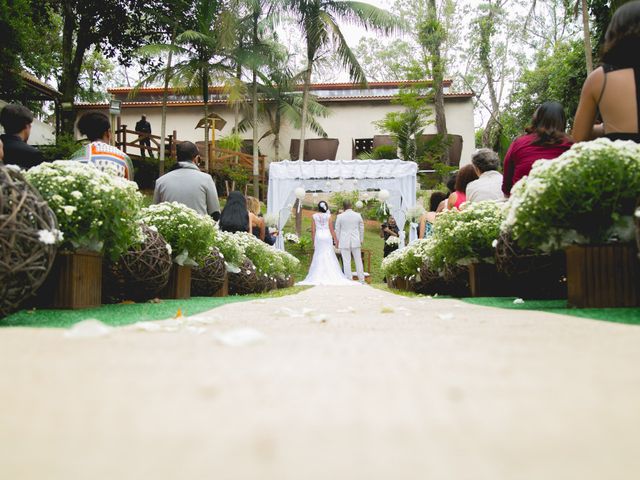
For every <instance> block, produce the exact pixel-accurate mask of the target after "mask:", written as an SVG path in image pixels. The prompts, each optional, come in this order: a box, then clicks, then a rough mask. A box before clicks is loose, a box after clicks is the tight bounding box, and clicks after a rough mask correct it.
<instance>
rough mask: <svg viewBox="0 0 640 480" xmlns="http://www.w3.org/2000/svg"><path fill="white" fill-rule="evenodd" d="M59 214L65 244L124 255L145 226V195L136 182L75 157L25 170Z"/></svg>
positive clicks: (112, 254) (111, 255)
mask: <svg viewBox="0 0 640 480" xmlns="http://www.w3.org/2000/svg"><path fill="white" fill-rule="evenodd" d="M25 176H26V178H27V180H28V181H29V182H30V183H31V184H32V185H33V186H34V187H36V188H37V189H38V191H39V192H40V194H41V195H42V196H43V197H44V199H45V200H47V202H48V203H49V206H50V207H51V208H52V210H53V211H54V212H55V214H56V216H57V217H58V224H59V228H60V230H61V231H62V233H63V234H64V244H63V248H69V249H72V250H78V249H87V250H91V251H95V252H103V253H104V254H105V255H109V256H110V257H111V258H113V259H115V258H118V257H119V256H120V255H121V254H122V253H123V252H124V251H126V250H127V249H128V248H129V247H130V246H131V245H133V244H134V243H136V242H140V240H141V235H142V230H141V228H140V226H139V225H138V224H137V222H136V214H137V212H138V211H139V210H140V208H141V205H142V195H141V194H140V192H138V186H137V185H136V184H135V183H134V182H130V181H128V180H125V179H124V178H121V177H117V176H115V175H111V174H109V173H105V172H102V171H101V170H98V169H97V168H93V167H91V166H90V165H87V164H84V163H80V162H75V161H71V160H62V161H56V162H53V163H48V162H47V163H42V164H40V165H38V166H36V167H33V168H31V169H30V170H28V171H27V172H26V173H25Z"/></svg>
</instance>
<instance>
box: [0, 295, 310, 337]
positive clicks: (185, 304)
mask: <svg viewBox="0 0 640 480" xmlns="http://www.w3.org/2000/svg"><path fill="white" fill-rule="evenodd" d="M306 288H308V287H291V288H284V289H281V290H274V291H273V292H269V293H265V294H261V295H245V296H230V297H193V298H191V299H189V300H161V301H160V303H131V304H115V305H102V306H101V307H96V308H85V309H81V310H46V309H41V310H37V309H33V310H21V311H19V312H16V313H13V314H11V315H9V316H8V317H6V318H3V319H0V327H48V328H68V327H70V326H72V325H73V324H75V323H78V322H80V321H82V320H87V319H89V318H95V319H97V320H100V321H101V322H103V323H106V324H107V325H111V326H114V327H116V326H122V325H129V324H131V323H135V322H143V321H149V320H165V319H167V318H173V317H175V316H176V314H177V313H178V310H180V311H181V313H182V315H185V316H187V315H196V314H198V313H201V312H205V311H207V310H211V309H213V308H216V307H221V306H222V305H226V304H228V303H237V302H246V301H249V300H256V299H261V298H274V297H282V296H285V295H292V294H295V293H299V292H301V291H302V290H305V289H306Z"/></svg>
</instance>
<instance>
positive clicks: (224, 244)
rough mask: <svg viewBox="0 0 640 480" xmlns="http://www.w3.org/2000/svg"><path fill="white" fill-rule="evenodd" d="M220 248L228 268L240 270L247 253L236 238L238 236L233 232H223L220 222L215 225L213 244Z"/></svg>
mask: <svg viewBox="0 0 640 480" xmlns="http://www.w3.org/2000/svg"><path fill="white" fill-rule="evenodd" d="M212 245H213V246H214V247H216V248H217V249H218V251H219V252H220V255H222V258H224V261H225V264H226V266H227V270H228V271H229V272H232V273H237V272H239V271H240V266H241V265H242V262H244V259H245V255H244V250H243V249H242V246H241V245H240V244H239V243H238V241H237V240H236V236H235V234H233V233H229V232H223V231H222V230H220V228H219V227H218V224H216V225H215V226H214V235H213V244H212Z"/></svg>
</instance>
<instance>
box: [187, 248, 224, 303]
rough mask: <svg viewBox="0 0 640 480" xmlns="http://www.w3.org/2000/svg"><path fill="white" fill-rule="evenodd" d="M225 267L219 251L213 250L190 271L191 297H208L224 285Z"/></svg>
mask: <svg viewBox="0 0 640 480" xmlns="http://www.w3.org/2000/svg"><path fill="white" fill-rule="evenodd" d="M226 271H227V267H226V266H225V264H224V258H223V257H222V256H221V255H220V251H219V250H218V249H217V248H214V249H213V251H212V252H211V253H210V254H209V255H207V257H206V258H205V259H204V260H203V261H202V262H200V265H198V266H197V267H193V268H192V269H191V296H192V297H210V296H212V295H213V294H214V293H216V292H217V291H218V290H220V289H221V288H222V286H223V284H224V275H225V273H226Z"/></svg>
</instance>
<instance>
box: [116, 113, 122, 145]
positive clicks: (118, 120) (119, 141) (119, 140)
mask: <svg viewBox="0 0 640 480" xmlns="http://www.w3.org/2000/svg"><path fill="white" fill-rule="evenodd" d="M121 124H122V119H121V118H120V115H118V116H117V117H116V147H118V148H122V138H121V137H122V132H121V128H122V126H121Z"/></svg>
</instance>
